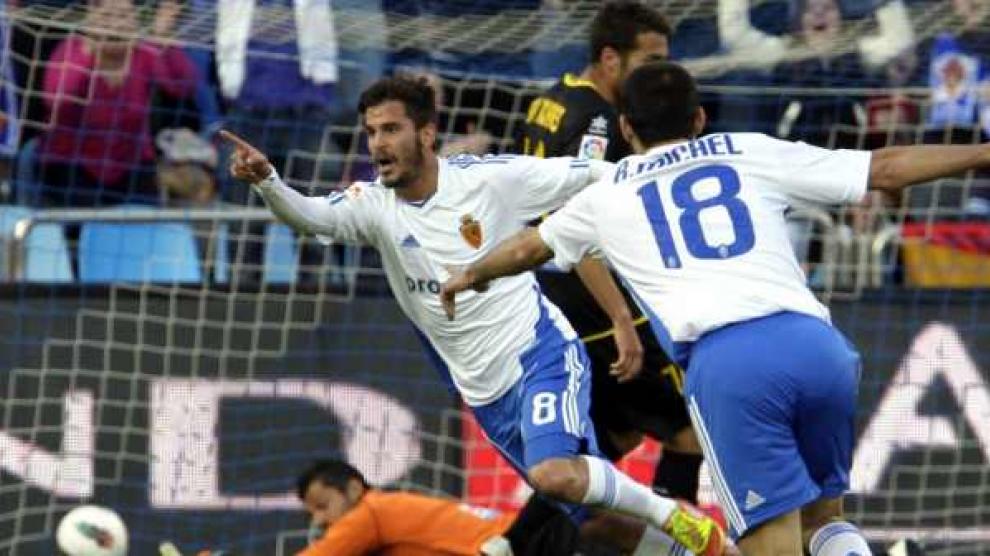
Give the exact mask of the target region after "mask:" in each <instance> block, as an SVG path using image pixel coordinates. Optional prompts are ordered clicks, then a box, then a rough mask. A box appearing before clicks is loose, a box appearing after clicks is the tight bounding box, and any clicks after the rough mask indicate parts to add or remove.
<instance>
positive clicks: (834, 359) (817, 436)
mask: <svg viewBox="0 0 990 556" xmlns="http://www.w3.org/2000/svg"><path fill="white" fill-rule="evenodd" d="M798 330H800V332H801V334H803V335H804V336H806V337H807V339H804V341H805V342H806V343H812V342H813V343H815V344H816V345H817V346H818V350H819V353H818V354H817V365H816V369H817V371H818V372H816V373H811V374H809V375H808V377H807V379H806V383H805V387H804V391H805V393H804V395H803V397H802V401H803V403H802V404H801V406H800V408H799V411H798V420H797V424H796V427H795V432H796V434H797V437H798V448H799V450H800V452H801V457H802V458H803V459H804V461H805V464H806V465H807V467H808V471H809V473H810V474H811V477H812V479H813V480H814V481H815V482H816V483H818V485H819V487H820V488H821V491H822V495H821V498H819V499H818V500H816V501H814V502H812V503H810V504H808V505H807V506H805V507H804V508H803V509H802V511H801V523H802V536H803V541H804V546H805V547H807V548H808V550H809V553H810V554H811V556H846V555H847V554H857V555H860V556H866V555H868V554H870V548H869V545H868V544H867V542H866V539H864V538H863V535H862V533H861V532H860V531H859V529H857V528H856V527H855V526H854V525H853V524H851V523H849V522H847V521H843V519H842V495H843V494H844V493H845V491H846V490H847V489H848V488H849V470H850V468H851V467H852V452H853V445H854V442H855V419H856V397H857V392H858V386H859V374H860V360H859V356H858V354H857V353H856V352H855V351H854V350H853V348H852V347H851V346H850V345H849V342H848V341H847V340H846V339H845V337H843V336H842V334H841V333H840V332H839V331H838V330H836V329H835V328H833V327H831V326H827V325H824V324H823V323H821V324H820V323H817V322H814V321H812V322H810V323H805V325H804V327H803V328H802V329H796V331H795V333H794V334H795V340H796V341H802V337H800V336H798Z"/></svg>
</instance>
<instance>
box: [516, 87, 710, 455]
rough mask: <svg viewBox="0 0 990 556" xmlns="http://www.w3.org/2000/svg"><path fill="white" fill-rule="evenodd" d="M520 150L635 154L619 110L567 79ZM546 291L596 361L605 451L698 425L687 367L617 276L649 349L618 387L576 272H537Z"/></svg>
mask: <svg viewBox="0 0 990 556" xmlns="http://www.w3.org/2000/svg"><path fill="white" fill-rule="evenodd" d="M515 146H516V150H517V151H518V152H520V153H523V154H529V155H534V156H540V157H551V156H577V157H581V158H597V159H604V160H608V161H609V162H617V161H619V160H621V159H622V158H625V157H626V156H628V155H630V154H632V150H631V149H630V147H629V145H628V144H627V143H626V142H625V140H623V139H622V133H621V132H620V131H619V119H618V116H617V114H616V110H615V108H614V107H612V105H610V104H609V103H608V102H607V101H606V100H605V99H604V98H603V97H602V96H601V95H600V94H599V93H598V91H597V90H596V89H595V86H594V85H593V84H592V83H591V82H590V81H587V80H584V79H580V78H578V77H575V76H573V75H569V74H565V75H564V76H563V77H562V78H561V79H560V81H559V82H558V83H557V84H556V85H554V86H553V87H552V88H551V89H550V90H548V91H547V92H546V93H544V94H542V95H540V96H539V97H537V98H536V99H534V100H533V102H532V103H531V104H530V105H529V110H528V111H527V113H526V124H525V126H524V127H523V132H522V134H521V135H519V137H518V140H517V141H516V145H515ZM536 279H537V280H538V281H539V282H540V288H541V289H542V290H543V293H544V294H546V296H547V297H548V298H549V299H550V300H551V301H553V303H554V304H556V305H557V306H558V307H559V308H560V310H561V311H562V312H563V313H564V315H566V316H567V320H569V321H570V322H571V325H572V326H573V327H574V330H575V331H576V332H577V333H578V335H579V336H581V338H582V339H583V340H584V342H585V345H586V346H587V349H588V357H589V359H590V360H591V368H592V372H591V377H592V388H591V397H592V401H591V419H592V421H593V422H594V423H595V432H596V435H597V437H598V446H599V448H601V449H602V451H603V452H604V453H605V454H606V456H608V457H609V458H610V459H615V458H618V457H619V456H620V455H621V452H620V450H619V448H618V447H617V446H615V445H614V444H613V442H612V440H611V436H610V433H623V432H625V431H639V432H644V433H646V434H648V435H650V436H652V437H653V438H656V439H658V440H661V441H663V442H666V441H669V440H670V439H671V438H673V437H674V436H675V435H676V434H677V433H678V432H679V431H681V430H683V429H684V428H685V427H688V426H690V420H689V418H688V415H687V410H686V406H685V405H684V401H683V399H682V398H681V395H680V381H681V375H680V369H679V368H678V367H677V365H675V364H673V363H671V359H670V357H669V356H668V354H667V353H665V352H664V350H663V348H662V347H661V346H660V343H659V342H658V341H657V338H656V336H655V335H654V333H653V331H652V329H651V328H650V324H649V322H647V319H646V318H645V317H644V316H643V315H642V312H641V311H640V309H639V307H638V305H637V304H636V303H635V302H634V301H633V300H632V298H631V296H630V294H629V292H628V291H627V290H626V289H625V288H624V287H622V283H621V282H619V280H618V278H617V277H616V283H617V284H618V285H619V290H620V291H621V292H622V294H623V296H624V297H625V298H626V302H627V303H628V305H629V308H630V310H631V312H632V314H633V318H634V319H635V322H636V324H637V332H639V338H640V341H641V342H642V344H643V349H644V354H643V372H642V373H640V375H639V376H638V377H636V379H634V380H632V381H630V382H626V383H619V382H617V381H616V380H615V379H614V378H613V377H612V376H611V375H610V374H609V372H608V370H609V365H610V364H611V363H612V362H613V361H615V360H616V359H618V352H617V350H616V347H615V342H613V341H612V321H611V319H609V318H608V315H607V314H606V313H605V311H603V310H602V308H601V307H599V306H598V302H596V301H595V298H594V297H593V296H592V295H591V292H589V291H588V289H587V288H585V287H584V283H582V282H581V279H580V278H579V277H578V276H577V274H575V273H574V272H566V273H565V272H561V271H560V270H554V269H552V268H548V267H544V268H543V269H540V270H538V271H537V272H536Z"/></svg>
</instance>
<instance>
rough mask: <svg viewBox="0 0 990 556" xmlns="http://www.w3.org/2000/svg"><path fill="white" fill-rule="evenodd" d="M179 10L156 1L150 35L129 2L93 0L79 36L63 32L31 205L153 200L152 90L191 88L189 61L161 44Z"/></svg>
mask: <svg viewBox="0 0 990 556" xmlns="http://www.w3.org/2000/svg"><path fill="white" fill-rule="evenodd" d="M181 10H182V4H180V3H179V2H177V1H176V0H163V1H162V2H161V3H160V4H159V6H158V10H157V11H156V13H155V16H154V20H153V23H152V26H151V29H150V35H149V39H148V40H140V39H138V38H137V37H138V35H139V29H138V21H137V14H136V10H135V7H134V4H133V3H132V2H131V0H93V1H91V2H90V4H89V5H88V11H87V13H86V18H85V21H84V23H83V25H82V29H83V30H84V32H85V34H82V35H80V34H72V35H69V36H68V37H66V38H65V39H64V40H62V41H61V42H60V43H59V45H58V46H57V47H56V48H55V51H54V52H53V54H52V58H51V60H50V61H49V63H48V64H47V66H46V68H45V77H44V92H45V102H46V105H47V106H48V108H49V116H48V121H49V122H50V124H51V127H50V128H49V129H48V130H47V131H46V132H45V133H44V135H43V136H42V137H41V143H40V147H39V153H40V155H39V175H40V180H41V182H42V183H43V184H44V187H43V189H42V191H41V192H40V196H39V197H38V198H37V199H35V200H36V201H37V202H38V204H41V205H45V206H59V205H62V206H101V205H109V204H116V203H124V202H143V203H154V202H157V200H158V192H157V188H156V185H155V179H154V166H153V161H154V157H155V151H154V148H153V146H152V138H151V134H150V128H149V113H150V110H151V102H152V94H153V90H154V89H155V88H157V89H159V90H161V91H163V92H164V93H165V94H168V95H171V96H186V95H190V94H192V93H193V91H194V90H195V87H196V79H197V74H196V71H195V68H194V66H193V65H192V62H190V60H189V58H188V57H187V56H186V55H185V54H184V53H183V52H182V50H181V49H179V48H176V47H173V46H166V45H165V44H164V41H165V40H167V38H168V37H169V35H170V34H171V32H172V29H173V27H174V25H175V21H176V18H177V17H178V15H179V13H180V12H181Z"/></svg>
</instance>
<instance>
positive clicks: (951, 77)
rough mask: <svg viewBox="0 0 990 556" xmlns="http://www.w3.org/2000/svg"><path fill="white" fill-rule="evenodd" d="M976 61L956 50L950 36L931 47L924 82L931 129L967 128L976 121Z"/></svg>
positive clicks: (978, 67)
mask: <svg viewBox="0 0 990 556" xmlns="http://www.w3.org/2000/svg"><path fill="white" fill-rule="evenodd" d="M982 73H983V70H982V68H981V62H980V59H979V58H978V57H977V56H973V55H970V54H968V53H967V52H965V51H964V50H963V49H962V48H960V45H959V43H958V42H957V41H956V38H955V37H954V36H952V35H948V34H945V35H941V36H939V37H938V38H937V39H936V40H935V43H934V44H933V45H932V60H931V65H930V67H929V73H928V83H929V86H930V87H931V111H930V113H929V115H928V123H929V124H930V125H931V126H933V127H938V128H946V127H957V126H958V127H971V126H973V125H974V124H976V123H977V121H978V120H979V109H980V81H981V77H982V75H981V74H982Z"/></svg>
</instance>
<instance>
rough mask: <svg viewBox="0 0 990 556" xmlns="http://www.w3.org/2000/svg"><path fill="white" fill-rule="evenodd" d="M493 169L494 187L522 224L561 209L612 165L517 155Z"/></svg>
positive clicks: (589, 161) (492, 181)
mask: <svg viewBox="0 0 990 556" xmlns="http://www.w3.org/2000/svg"><path fill="white" fill-rule="evenodd" d="M491 169H492V171H493V174H492V175H491V176H490V180H491V181H490V183H491V186H492V187H495V188H496V189H497V190H498V194H499V197H501V198H503V199H505V200H506V201H507V202H508V203H509V204H510V205H511V206H512V208H513V210H514V211H515V212H516V214H517V216H518V218H519V221H520V222H528V221H530V220H533V219H535V218H537V217H539V216H540V215H542V214H545V213H547V212H550V211H553V210H556V209H557V208H559V207H560V206H561V205H563V204H564V203H565V202H567V200H568V199H570V198H571V197H573V196H574V195H575V194H577V193H578V192H579V191H581V190H582V189H584V188H585V187H587V186H588V185H590V184H592V183H594V182H595V181H596V180H597V179H598V178H599V177H601V176H604V175H605V174H607V173H609V172H610V171H611V169H612V164H610V163H608V162H602V161H598V160H579V159H575V158H570V157H559V158H545V159H544V158H535V157H531V156H514V157H509V158H507V159H506V162H505V163H503V164H501V165H495V166H492V167H491Z"/></svg>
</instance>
